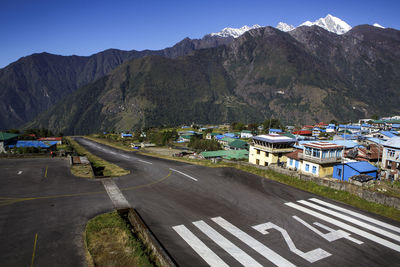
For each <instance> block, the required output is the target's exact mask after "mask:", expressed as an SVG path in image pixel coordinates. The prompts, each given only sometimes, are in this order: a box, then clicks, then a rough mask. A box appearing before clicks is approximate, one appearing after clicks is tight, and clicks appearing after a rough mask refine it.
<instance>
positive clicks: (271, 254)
mask: <svg viewBox="0 0 400 267" xmlns="http://www.w3.org/2000/svg"><path fill="white" fill-rule="evenodd" d="M212 220H213V221H214V222H216V223H217V224H218V225H219V226H221V227H222V228H224V229H225V230H226V231H228V232H229V233H231V234H232V235H234V236H235V237H237V238H238V239H239V240H241V241H242V242H244V243H246V244H247V245H248V246H249V247H251V248H252V249H254V250H255V251H257V252H258V253H259V254H261V255H262V256H263V257H264V258H266V259H267V260H269V261H271V262H272V263H273V264H275V265H276V266H295V265H294V264H292V263H291V262H289V261H288V260H286V259H285V258H283V257H282V256H281V255H279V254H278V253H276V252H275V251H273V250H272V249H270V248H268V247H267V246H265V245H264V244H262V243H261V242H260V241H258V240H256V239H255V238H253V237H251V236H250V235H248V234H246V233H245V232H243V231H242V230H240V229H239V228H237V227H236V226H234V225H233V224H231V223H230V222H228V221H226V220H225V219H224V218H222V217H216V218H212Z"/></svg>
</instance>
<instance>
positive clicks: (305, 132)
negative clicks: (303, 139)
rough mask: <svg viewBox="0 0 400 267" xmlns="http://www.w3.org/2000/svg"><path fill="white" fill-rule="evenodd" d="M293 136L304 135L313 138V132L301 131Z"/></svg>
mask: <svg viewBox="0 0 400 267" xmlns="http://www.w3.org/2000/svg"><path fill="white" fill-rule="evenodd" d="M293 134H297V135H302V136H312V131H309V130H300V131H295V132H293Z"/></svg>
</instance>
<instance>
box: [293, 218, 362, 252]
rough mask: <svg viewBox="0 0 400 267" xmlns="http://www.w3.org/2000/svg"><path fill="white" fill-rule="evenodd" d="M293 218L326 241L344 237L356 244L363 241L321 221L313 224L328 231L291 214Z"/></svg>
mask: <svg viewBox="0 0 400 267" xmlns="http://www.w3.org/2000/svg"><path fill="white" fill-rule="evenodd" d="M292 217H293V219H295V220H296V221H298V222H299V223H301V224H303V225H304V226H305V227H307V228H308V229H310V230H311V231H313V232H314V233H316V234H317V235H319V236H321V237H322V238H323V239H325V240H327V241H328V242H333V241H336V240H338V239H341V238H346V239H348V240H350V241H352V242H354V243H356V244H358V245H361V244H362V243H363V242H362V241H360V240H357V239H355V238H352V237H350V234H349V233H347V232H345V231H343V230H340V229H339V230H334V229H332V228H330V227H328V226H326V225H323V224H322V223H317V222H315V223H314V224H315V225H317V226H319V227H321V228H322V229H325V230H327V231H329V233H326V234H324V233H322V232H321V231H320V230H318V229H317V228H315V227H314V226H312V225H311V224H309V223H307V222H305V221H303V220H302V219H300V218H299V217H297V216H292Z"/></svg>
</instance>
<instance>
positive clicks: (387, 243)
mask: <svg viewBox="0 0 400 267" xmlns="http://www.w3.org/2000/svg"><path fill="white" fill-rule="evenodd" d="M285 205H287V206H289V207H292V208H294V209H297V210H299V211H302V212H304V213H307V214H309V215H311V216H314V217H317V218H319V219H321V220H324V221H327V222H329V223H331V224H334V225H336V226H337V227H341V228H343V229H345V230H347V231H350V232H352V233H355V234H357V235H359V236H362V237H364V238H367V239H369V240H371V241H373V242H376V243H378V244H381V245H382V246H385V247H388V248H391V249H393V250H395V251H397V252H400V246H399V245H397V244H395V243H392V242H390V241H388V240H385V239H383V238H381V237H378V236H376V235H373V234H370V233H368V232H366V231H363V230H361V229H358V228H356V227H353V226H351V225H348V224H345V223H343V222H341V221H338V220H336V219H333V218H330V217H328V216H326V215H323V214H321V213H319V212H316V211H313V210H310V209H308V208H305V207H302V206H300V205H298V204H295V203H292V202H288V203H285Z"/></svg>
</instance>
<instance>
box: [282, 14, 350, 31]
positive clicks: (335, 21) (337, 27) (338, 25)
mask: <svg viewBox="0 0 400 267" xmlns="http://www.w3.org/2000/svg"><path fill="white" fill-rule="evenodd" d="M286 25H287V27H286ZM313 25H316V26H319V27H321V28H323V29H325V30H327V31H330V32H334V33H336V34H344V33H346V32H348V31H350V30H351V26H350V25H349V24H347V23H346V22H344V21H343V20H341V19H339V18H337V17H335V16H332V15H330V14H328V15H327V16H326V17H325V18H319V19H317V20H316V21H314V22H311V21H309V20H307V21H305V22H303V23H302V24H300V25H299V26H298V27H300V26H308V27H311V26H313ZM276 28H277V29H279V30H281V31H284V32H288V31H292V30H294V29H296V27H293V26H291V25H288V24H286V23H284V22H279V23H278V25H277V26H276Z"/></svg>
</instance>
